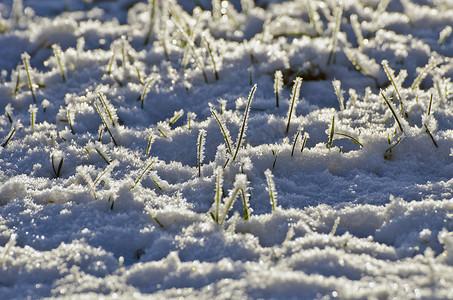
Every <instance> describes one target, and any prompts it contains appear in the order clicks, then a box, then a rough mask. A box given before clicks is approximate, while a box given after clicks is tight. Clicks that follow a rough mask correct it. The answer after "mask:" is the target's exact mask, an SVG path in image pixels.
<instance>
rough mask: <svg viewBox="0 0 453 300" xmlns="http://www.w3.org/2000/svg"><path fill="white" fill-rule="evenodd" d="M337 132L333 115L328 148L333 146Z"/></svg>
mask: <svg viewBox="0 0 453 300" xmlns="http://www.w3.org/2000/svg"><path fill="white" fill-rule="evenodd" d="M334 133H335V116H333V117H332V124H331V125H330V135H329V144H328V148H329V150H330V148H332V142H333V136H334Z"/></svg>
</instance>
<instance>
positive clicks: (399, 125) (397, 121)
mask: <svg viewBox="0 0 453 300" xmlns="http://www.w3.org/2000/svg"><path fill="white" fill-rule="evenodd" d="M381 96H382V98H384V101H385V103H386V104H387V106H388V107H389V109H390V111H391V112H392V115H393V117H394V118H395V121H396V123H397V124H398V127H399V128H400V130H401V132H403V133H404V130H403V127H402V126H401V123H400V120H399V119H398V116H397V115H396V113H395V111H394V110H393V108H392V106H391V105H390V103H389V101H388V100H387V98H385V96H384V93H383V92H382V91H381Z"/></svg>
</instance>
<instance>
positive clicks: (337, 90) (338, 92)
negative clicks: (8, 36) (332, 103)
mask: <svg viewBox="0 0 453 300" xmlns="http://www.w3.org/2000/svg"><path fill="white" fill-rule="evenodd" d="M332 85H333V88H334V90H335V94H336V95H337V99H338V103H339V105H340V110H344V96H343V94H344V91H343V90H342V89H341V82H340V80H336V79H335V80H333V81H332Z"/></svg>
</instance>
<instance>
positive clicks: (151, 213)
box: [146, 207, 164, 228]
mask: <svg viewBox="0 0 453 300" xmlns="http://www.w3.org/2000/svg"><path fill="white" fill-rule="evenodd" d="M146 211H147V212H148V213H149V215H150V216H151V217H152V218H153V219H154V221H156V223H157V225H159V226H160V227H161V228H164V225H163V224H162V223H161V222H160V221H159V219H157V217H156V215H154V214H153V212H152V211H151V208H149V207H148V208H146Z"/></svg>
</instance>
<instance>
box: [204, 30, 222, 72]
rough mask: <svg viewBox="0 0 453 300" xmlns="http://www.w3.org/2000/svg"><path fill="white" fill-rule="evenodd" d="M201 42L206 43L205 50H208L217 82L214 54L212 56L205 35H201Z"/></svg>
mask: <svg viewBox="0 0 453 300" xmlns="http://www.w3.org/2000/svg"><path fill="white" fill-rule="evenodd" d="M203 40H204V42H205V43H206V48H207V49H208V52H209V56H210V57H211V61H212V66H213V67H214V75H215V80H219V73H218V72H217V66H216V64H215V59H214V54H212V49H211V45H210V44H209V42H208V39H207V38H206V36H205V35H203Z"/></svg>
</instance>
